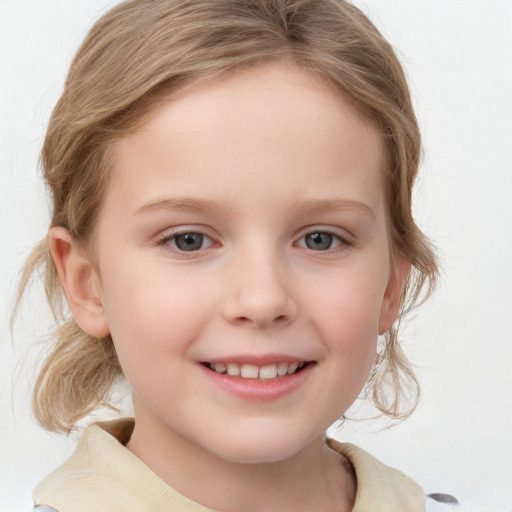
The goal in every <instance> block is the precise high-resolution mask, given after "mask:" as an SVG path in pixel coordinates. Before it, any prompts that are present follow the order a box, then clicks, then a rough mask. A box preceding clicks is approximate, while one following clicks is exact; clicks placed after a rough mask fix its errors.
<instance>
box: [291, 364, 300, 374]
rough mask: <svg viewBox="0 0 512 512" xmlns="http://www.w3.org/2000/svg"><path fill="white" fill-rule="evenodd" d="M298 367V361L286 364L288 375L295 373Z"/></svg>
mask: <svg viewBox="0 0 512 512" xmlns="http://www.w3.org/2000/svg"><path fill="white" fill-rule="evenodd" d="M298 367H299V363H292V364H291V365H290V366H288V375H291V374H292V373H295V371H296V370H297V368H298Z"/></svg>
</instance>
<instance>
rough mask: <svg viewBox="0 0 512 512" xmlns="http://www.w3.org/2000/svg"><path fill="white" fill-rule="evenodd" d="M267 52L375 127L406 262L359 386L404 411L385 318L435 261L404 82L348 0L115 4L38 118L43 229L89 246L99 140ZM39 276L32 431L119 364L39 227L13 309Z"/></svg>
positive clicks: (433, 271)
mask: <svg viewBox="0 0 512 512" xmlns="http://www.w3.org/2000/svg"><path fill="white" fill-rule="evenodd" d="M276 60H286V61H289V62H293V63H294V64H295V65H298V66H300V68H301V69H304V70H306V71H308V72H309V73H312V74H313V75H315V76H316V77H317V78H319V79H320V80H321V81H322V82H323V83H325V84H327V85H328V86H329V87H331V88H334V89H335V90H336V91H337V92H338V93H339V94H340V96H341V97H343V99H344V100H345V101H347V102H349V103H350V104H351V105H353V107H354V108H355V109H356V111H357V112H359V113H360V114H361V115H362V116H364V117H365V118H366V119H369V120H371V121H373V122H374V123H375V125H376V126H377V127H378V129H379V131H380V133H381V134H382V137H383V140H384V145H385V157H386V162H385V170H384V182H385V190H386V197H387V212H388V217H389V219H388V224H389V228H388V229H389V236H390V243H391V248H392V252H393V254H401V255H403V256H404V257H405V258H406V259H407V260H408V261H409V262H410V263H411V271H410V272H409V275H408V278H407V280H406V283H405V286H404V289H403V293H402V297H401V309H400V312H399V316H398V319H397V321H396V322H395V325H394V326H393V327H392V328H391V329H390V330H389V332H387V334H386V335H385V342H384V343H383V346H382V347H381V349H379V350H378V351H377V355H376V360H375V364H374V366H373V369H372V371H371V374H370V377H369V379H368V381H367V384H366V388H365V394H366V396H367V397H369V398H370V400H371V401H372V402H373V403H374V405H376V407H377V408H378V409H379V410H380V411H381V412H382V413H383V414H385V415H388V416H390V417H392V418H399V419H400V418H404V417H406V416H407V415H409V414H410V413H411V412H412V410H414V408H415V406H416V404H417V400H418V396H419V386H418V382H417V380H416V378H415V376H414V373H413V371H412V369H411V366H410V364H409V362H408V361H407V358H406V357H405V355H404V353H403V351H402V349H401V347H400V345H399V343H398V340H397V331H398V326H399V324H400V320H401V318H402V317H403V316H404V315H405V314H406V313H407V312H408V311H409V310H410V309H411V308H412V307H415V306H416V305H418V304H419V303H421V302H423V301H424V300H425V299H426V298H427V297H428V296H429V295H430V294H431V292H432V291H433V289H434V286H435V283H436V279H437V275H438V268H437V265H436V259H435V255H434V252H433V250H432V248H431V246H430V244H429V242H428V240H427V238H426V237H425V236H424V234H423V233H422V232H421V231H420V229H419V228H418V227H417V226H416V224H415V222H414V219H413V217H412V213H411V192H412V187H413V183H414V181H415V178H416V175H417V172H418V167H419V163H420V155H421V140H420V133H419V129H418V123H417V120H416V117H415V114H414V110H413V106H412V102H411V98H410V92H409V89H408V85H407V80H406V78H405V75H404V72H403V69H402V67H401V65H400V62H399V60H398V59H397V57H396V55H395V53H394V51H393V49H392V47H391V46H390V44H389V43H388V42H387V41H386V40H385V39H384V38H383V36H382V35H381V34H380V33H379V31H378V30H377V29H376V28H375V26H374V25H373V24H372V23H371V22H370V21H369V19H368V18H367V17H366V16H365V15H364V14H363V13H362V12H361V11H360V10H359V9H357V8H356V7H354V6H353V5H351V4H350V3H348V2H346V1H343V0H201V1H200V2H198V1H197V0H130V1H125V2H122V3H120V4H119V5H117V6H115V7H114V8H113V9H111V10H110V11H109V12H107V13H106V14H105V15H104V16H103V17H102V18H101V19H100V20H99V21H97V22H96V24H95V25H94V26H93V28H92V29H91V31H90V32H89V34H88V35H87V37H86V39H85V40H84V42H83V43H82V45H81V47H80V48H79V50H78V52H77V54H76V56H75V58H74V60H73V62H72V64H71V67H70V70H69V74H68V76H67V79H66V83H65V88H64V91H63V93H62V96H61V97H60V99H59V101H58V103H57V105H56V107H55V109H54V111H53V114H52V116H51V119H50V123H49V126H48V130H47V134H46V138H45V141H44V146H43V150H42V167H43V172H44V178H45V180H46V183H47V185H48V187H49V190H50V192H51V196H52V199H53V215H52V220H51V225H52V226H62V227H64V228H66V229H67V230H68V231H69V233H70V234H71V236H72V238H73V239H74V241H75V242H76V243H77V244H78V246H83V247H90V244H91V242H92V240H93V238H94V228H95V224H96V221H97V217H98V213H99V211H100V207H101V205H102V202H103V199H104V196H105V193H106V191H107V190H108V186H109V179H110V174H111V171H110V160H109V148H110V147H111V145H112V142H113V141H115V140H116V139H119V138H121V137H123V136H125V135H127V134H129V133H133V131H135V130H136V129H137V127H139V126H141V125H142V124H143V123H144V121H145V119H147V117H148V115H149V114H150V113H151V112H152V111H154V109H156V108H157V107H158V106H159V105H160V104H162V102H164V101H166V100H168V99H169V97H170V96H171V95H172V94H175V93H177V92H180V91H183V90H184V89H185V88H186V87H188V86H189V85H191V84H195V83H197V82H198V81H200V80H205V79H212V78H215V77H218V76H220V75H222V74H223V73H226V72H229V71H233V70H236V69H239V68H242V67H247V66H255V65H258V64H261V63H265V62H267V61H276ZM39 272H42V273H44V281H45V291H46V296H47V299H48V302H49V304H50V307H51V309H52V311H53V313H54V316H55V320H56V324H57V327H56V329H55V331H54V332H53V335H52V337H51V338H50V341H49V354H48V355H47V358H46V360H45V361H44V363H43V366H42V368H41V370H40V374H39V377H38V379H37V382H36V385H35V391H34V396H33V409H34V413H35V416H36V419H37V420H38V422H39V423H40V424H41V425H42V426H43V427H44V428H46V429H48V430H52V431H70V430H71V429H72V428H73V426H74V425H75V424H76V422H77V421H78V420H79V419H80V418H82V417H84V416H86V415H88V414H89V413H91V412H92V411H94V410H95V409H96V408H98V407H99V406H103V405H109V403H110V393H111V388H112V385H113V383H114V382H115V381H116V380H117V379H119V378H120V377H122V369H121V367H120V365H119V362H118V359H117V356H116V353H115V349H114V345H113V343H112V340H111V339H110V336H107V337H106V338H103V339H97V338H94V337H92V336H89V335H88V334H87V333H85V332H83V331H82V330H81V329H80V327H78V325H77V324H76V322H75V321H74V319H73V317H72V316H71V314H70V313H69V311H68V310H67V308H66V300H65V297H64V294H63V290H62V287H61V285H60V281H59V278H58V275H57V271H56V267H55V265H54V263H53V261H52V258H51V256H50V252H49V248H48V238H47V237H45V238H44V239H43V240H42V241H41V242H40V243H39V244H38V245H37V246H36V247H35V248H34V250H33V251H32V253H31V254H30V255H29V257H28V260H27V262H26V264H25V267H24V270H23V273H22V275H21V282H20V287H19V293H18V299H17V301H16V307H15V311H16V308H17V306H18V305H19V301H20V299H21V297H22V295H23V292H24V290H25V288H26V286H27V284H28V283H29V281H30V280H31V278H32V276H34V274H38V273H39ZM411 390H412V399H411V393H410V391H411Z"/></svg>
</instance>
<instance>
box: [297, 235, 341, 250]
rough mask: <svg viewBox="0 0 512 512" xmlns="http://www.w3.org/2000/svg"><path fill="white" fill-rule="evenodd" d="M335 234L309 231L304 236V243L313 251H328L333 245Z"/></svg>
mask: <svg viewBox="0 0 512 512" xmlns="http://www.w3.org/2000/svg"><path fill="white" fill-rule="evenodd" d="M333 241H334V236H333V234H332V233H321V232H316V233H309V234H308V235H305V237H304V243H305V245H306V247H307V248H308V249H312V250H313V251H326V250H327V249H330V248H331V247H332V244H333Z"/></svg>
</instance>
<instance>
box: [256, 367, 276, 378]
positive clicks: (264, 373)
mask: <svg viewBox="0 0 512 512" xmlns="http://www.w3.org/2000/svg"><path fill="white" fill-rule="evenodd" d="M276 377H277V366H276V365H275V364H269V365H268V366H262V367H261V368H260V379H275V378H276Z"/></svg>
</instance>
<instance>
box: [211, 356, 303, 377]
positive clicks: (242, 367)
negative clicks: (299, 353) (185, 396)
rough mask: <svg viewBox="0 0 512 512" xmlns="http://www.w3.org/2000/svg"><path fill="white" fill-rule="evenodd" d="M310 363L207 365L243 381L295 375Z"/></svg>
mask: <svg viewBox="0 0 512 512" xmlns="http://www.w3.org/2000/svg"><path fill="white" fill-rule="evenodd" d="M307 364H308V363H307V362H305V361H293V362H291V363H287V362H281V363H276V364H268V365H265V366H257V365H254V364H239V363H205V366H207V367H208V368H210V370H212V371H214V372H215V373H219V374H221V375H229V376H230V377H242V378H243V379H259V380H272V379H277V378H279V377H285V376H287V375H293V374H295V373H298V372H299V371H301V370H302V369H303V368H304V367H305V366H306V365H307Z"/></svg>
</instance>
